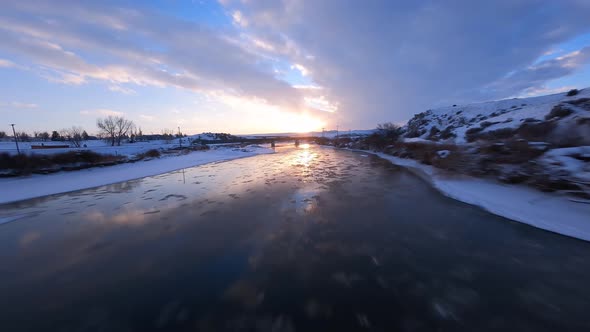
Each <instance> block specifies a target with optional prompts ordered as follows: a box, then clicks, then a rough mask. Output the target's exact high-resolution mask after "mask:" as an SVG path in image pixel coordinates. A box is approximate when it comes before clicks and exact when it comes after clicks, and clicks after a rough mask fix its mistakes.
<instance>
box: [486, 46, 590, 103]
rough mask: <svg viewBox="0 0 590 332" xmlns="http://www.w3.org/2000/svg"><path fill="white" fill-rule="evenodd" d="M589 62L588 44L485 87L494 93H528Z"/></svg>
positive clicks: (569, 73) (509, 94)
mask: <svg viewBox="0 0 590 332" xmlns="http://www.w3.org/2000/svg"><path fill="white" fill-rule="evenodd" d="M588 63H590V46H588V47H584V48H583V49H580V50H577V51H574V52H571V53H569V54H566V55H563V56H560V57H557V58H555V59H550V60H545V61H542V62H540V63H537V64H535V65H532V66H529V67H526V68H524V69H521V70H517V71H515V72H512V73H510V74H509V75H507V76H506V77H504V78H502V79H500V80H498V81H496V82H493V83H492V84H490V85H489V86H488V87H487V89H488V90H489V91H490V92H491V93H492V94H494V95H508V96H511V95H515V94H520V93H523V94H524V95H529V94H531V93H534V91H544V90H546V89H545V88H544V87H545V84H546V83H547V82H548V81H551V80H553V79H557V78H560V77H564V76H567V75H571V74H572V73H574V72H575V71H576V70H578V69H580V68H582V67H583V66H585V65H586V64H588Z"/></svg>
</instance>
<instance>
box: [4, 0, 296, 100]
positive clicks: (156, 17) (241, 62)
mask: <svg viewBox="0 0 590 332" xmlns="http://www.w3.org/2000/svg"><path fill="white" fill-rule="evenodd" d="M2 7H3V8H2V12H1V13H0V51H2V52H6V53H9V54H11V55H13V56H17V57H22V58H26V59H27V60H28V61H31V62H33V63H34V64H36V65H37V66H38V67H39V68H38V72H40V73H42V75H43V77H45V78H47V79H49V80H51V81H54V82H60V83H67V84H85V83H88V82H90V81H104V82H105V83H107V84H109V86H112V87H114V86H120V85H121V84H134V85H140V86H142V85H149V86H157V87H176V88H182V89H188V90H191V91H195V92H207V91H217V90H226V91H231V92H232V93H235V94H239V95H242V96H248V97H256V98H261V99H264V100H266V101H268V102H270V103H273V104H275V105H279V106H281V107H282V108H284V109H291V110H298V109H300V108H301V107H303V106H304V103H303V98H302V95H301V91H299V90H297V89H294V88H293V87H291V86H290V84H288V83H286V82H284V81H282V80H280V79H278V78H276V77H275V75H274V73H273V72H272V67H271V66H270V65H269V64H265V63H264V61H267V60H265V59H264V58H261V57H260V56H259V55H258V54H256V53H253V52H251V51H250V50H249V49H248V48H245V47H243V45H241V44H240V43H239V42H236V40H238V38H236V36H237V35H236V34H234V33H232V32H229V33H226V32H224V31H217V30H213V29H211V28H209V27H207V26H205V25H202V24H199V23H195V22H190V21H184V20H181V19H176V18H173V17H170V16H165V15H160V14H158V13H156V12H153V11H150V10H148V9H147V8H142V7H141V6H135V7H134V8H133V9H130V8H122V7H118V6H113V5H111V4H108V3H103V2H77V1H61V2H54V1H36V2H34V3H33V2H26V1H23V2H3V4H2ZM88 54H92V55H93V56H92V58H90V57H88V56H87V55H88ZM115 89H116V90H117V91H119V92H122V91H120V90H121V89H118V88H115Z"/></svg>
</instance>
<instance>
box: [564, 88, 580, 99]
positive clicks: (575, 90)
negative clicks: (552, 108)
mask: <svg viewBox="0 0 590 332" xmlns="http://www.w3.org/2000/svg"><path fill="white" fill-rule="evenodd" d="M578 92H580V91H578V89H571V90H570V91H568V92H567V94H566V96H568V97H571V96H575V95H577V94H578Z"/></svg>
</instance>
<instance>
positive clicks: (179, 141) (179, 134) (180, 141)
mask: <svg viewBox="0 0 590 332" xmlns="http://www.w3.org/2000/svg"><path fill="white" fill-rule="evenodd" d="M178 144H180V147H182V134H181V133H180V126H178Z"/></svg>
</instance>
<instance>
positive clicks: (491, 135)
mask: <svg viewBox="0 0 590 332" xmlns="http://www.w3.org/2000/svg"><path fill="white" fill-rule="evenodd" d="M514 132H515V131H514V129H512V128H500V129H496V130H490V131H488V132H486V133H485V139H487V140H490V141H493V140H503V139H508V138H511V137H513V136H514Z"/></svg>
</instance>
